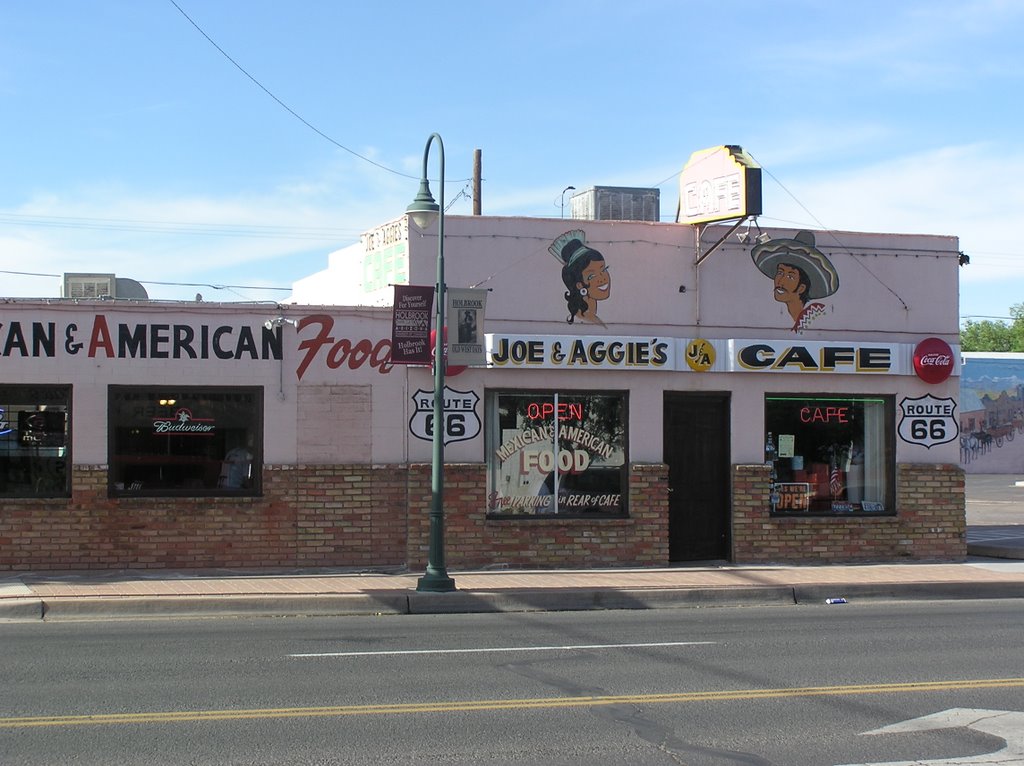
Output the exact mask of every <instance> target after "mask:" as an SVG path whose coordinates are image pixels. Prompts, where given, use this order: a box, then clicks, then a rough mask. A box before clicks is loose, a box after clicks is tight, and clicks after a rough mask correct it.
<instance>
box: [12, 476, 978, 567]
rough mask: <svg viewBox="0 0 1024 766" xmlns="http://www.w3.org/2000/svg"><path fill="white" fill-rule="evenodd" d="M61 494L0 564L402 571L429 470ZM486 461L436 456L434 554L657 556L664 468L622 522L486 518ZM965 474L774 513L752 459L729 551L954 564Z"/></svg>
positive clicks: (632, 483) (95, 482)
mask: <svg viewBox="0 0 1024 766" xmlns="http://www.w3.org/2000/svg"><path fill="white" fill-rule="evenodd" d="M72 485H73V492H72V496H71V497H70V498H68V499H48V500H34V499H23V500H13V499H9V500H5V501H4V503H3V506H2V508H0V571H2V570H31V569H34V570H59V569H121V568H147V567H151V568H158V567H173V568H205V567H235V568H248V567H261V566H271V567H315V566H323V567H367V568H368V567H408V568H409V569H411V570H418V569H422V568H423V567H424V566H425V565H426V560H427V547H428V544H427V540H428V531H429V514H430V504H431V500H430V465H429V464H415V465H411V466H408V467H406V466H397V465H385V466H372V465H330V466H325V465H300V466H266V467H265V468H264V472H263V488H264V495H263V497H259V498H222V497H217V498H185V499H180V498H175V499H158V498H137V499H136V498H124V499H113V498H109V497H107V471H106V466H102V465H96V466H75V468H74V472H73V479H72ZM486 487H487V480H486V467H485V466H484V465H482V464H449V465H447V466H446V467H445V494H444V508H445V522H446V536H445V538H446V564H447V566H448V567H450V568H454V569H475V568H483V567H488V566H501V565H507V566H509V567H517V568H523V567H536V568H554V567H557V568H586V567H601V566H664V565H666V564H667V563H668V476H667V468H666V467H665V466H664V465H660V464H659V465H641V464H634V465H632V466H630V471H629V490H628V491H629V510H630V515H629V518H626V519H608V520H599V521H594V520H586V519H552V518H535V519H488V518H487V513H486V508H487V498H486ZM964 502H965V499H964V475H963V471H962V470H961V469H960V467H959V466H955V465H916V464H910V465H899V466H897V472H896V503H897V513H896V515H895V516H856V517H854V516H834V517H804V518H800V517H774V518H773V517H771V516H770V513H769V498H768V477H767V473H766V469H765V467H764V466H762V465H739V466H735V467H734V473H733V509H732V511H733V526H732V544H733V560H734V561H736V562H737V563H771V562H797V563H826V562H854V561H893V560H943V561H958V560H963V559H964V558H965V556H966V554H967V545H966V522H965V514H964Z"/></svg>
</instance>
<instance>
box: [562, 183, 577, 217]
mask: <svg viewBox="0 0 1024 766" xmlns="http://www.w3.org/2000/svg"><path fill="white" fill-rule="evenodd" d="M575 189H576V187H575V186H566V187H565V188H564V189H562V218H565V193H566V192H567V191H575Z"/></svg>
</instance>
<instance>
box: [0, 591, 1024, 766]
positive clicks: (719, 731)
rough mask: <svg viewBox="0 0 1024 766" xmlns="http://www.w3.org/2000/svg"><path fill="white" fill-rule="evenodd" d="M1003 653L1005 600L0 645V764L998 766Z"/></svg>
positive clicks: (269, 626)
mask: <svg viewBox="0 0 1024 766" xmlns="http://www.w3.org/2000/svg"><path fill="white" fill-rule="evenodd" d="M1022 634H1024V601H1021V600H996V601H985V602H980V601H955V602H952V601H950V602H932V601H929V602H918V603H915V602H899V603H896V602H874V603H863V604H853V603H851V604H846V605H839V606H826V605H824V604H822V605H814V606H801V607H795V608H787V609H778V608H773V607H746V608H722V609H687V610H664V611H660V610H656V611H645V612H639V613H638V612H618V611H610V612H567V613H566V612H563V613H531V614H489V615H423V616H409V617H406V618H403V619H402V620H394V619H389V618H370V617H367V618H361V617H346V618H344V619H281V620H265V619H263V620H242V619H233V620H207V621H201V620H197V621H176V622H166V621H164V622H144V621H141V622H118V623H110V622H97V623H45V622H40V623H9V624H0V646H2V647H3V651H2V652H0V678H2V679H3V693H2V694H0V763H3V764H4V765H5V766H16V765H21V764H26V765H33V766H34V765H37V764H46V765H47V766H52V765H53V764H64V763H75V764H112V763H118V764H121V763H125V764H160V765H161V766H174V765H176V764H321V765H326V764H360V765H361V766H364V765H370V766H372V765H375V764H422V763H436V764H453V765H459V766H468V765H469V764H473V765H474V766H477V765H479V764H520V765H522V764H537V765H538V766H539V765H540V764H543V765H544V766H560V765H561V764H566V765H568V764H587V765H588V766H602V765H604V764H607V765H609V766H610V765H611V764H616V765H617V766H618V765H621V764H666V765H667V764H671V765H672V766H679V764H688V765H690V766H698V765H702V764H707V765H709V766H719V765H720V764H791V765H793V766H816V765H818V764H828V765H829V766H835V765H836V764H864V763H876V762H881V763H888V762H896V761H901V760H902V761H906V760H909V759H921V760H920V762H921V763H927V760H928V759H938V758H949V757H957V758H962V757H967V756H977V755H982V754H986V753H994V752H997V751H999V750H1000V749H1006V748H1008V747H1017V746H1018V745H1019V744H1020V743H1017V744H1014V743H1013V742H1007V740H1006V739H1005V738H1003V737H1001V736H1000V735H999V732H1000V731H1001V729H1000V725H1001V724H1000V723H999V722H1000V721H1001V722H1002V723H1003V724H1006V722H1009V724H1008V725H1010V726H1011V727H1012V726H1013V725H1014V724H1015V723H1016V722H1017V721H1018V718H1016V716H1022V715H1024V713H1022V711H1024V703H1022V701H1021V700H1022V699H1024V693H1022V692H1024V653H1022V652H1021V651H1020V636H1021V635H1022ZM959 709H968V710H971V711H979V710H981V711H995V712H991V713H988V714H984V715H982V714H977V713H974V714H973V717H972V718H971V721H970V724H971V725H970V726H965V725H964V722H963V721H962V720H961V719H958V718H957V717H956V714H954V713H952V712H949V711H954V710H959ZM922 716H937V717H938V718H933V719H931V721H932V723H930V724H928V726H927V727H925V728H929V729H931V728H932V727H935V726H937V727H938V728H937V729H934V730H927V731H902V732H891V731H883V732H879V733H875V734H865V732H872V731H876V730H878V729H880V728H881V727H891V726H894V725H900V724H901V722H905V721H908V720H914V719H918V718H919V717H922ZM958 721H959V723H957V722H958ZM906 726H910V728H914V727H919V728H920V726H921V725H919V724H911V725H905V727H906ZM950 726H952V728H950ZM1019 730H1020V731H1024V727H1022V728H1019ZM1010 739H1013V737H1012V736H1011V738H1010ZM916 762H918V761H915V763H916ZM1000 763H1003V764H1004V766H1006V764H1010V763H1018V764H1020V763H1024V755H1022V756H1021V760H1018V761H1013V760H1009V761H1007V760H1003V761H1000Z"/></svg>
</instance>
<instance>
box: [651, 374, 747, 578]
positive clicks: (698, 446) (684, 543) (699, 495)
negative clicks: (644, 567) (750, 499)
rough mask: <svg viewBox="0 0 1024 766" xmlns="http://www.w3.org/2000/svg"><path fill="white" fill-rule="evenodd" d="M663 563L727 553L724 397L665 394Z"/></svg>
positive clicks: (726, 400) (726, 401) (726, 405)
mask: <svg viewBox="0 0 1024 766" xmlns="http://www.w3.org/2000/svg"><path fill="white" fill-rule="evenodd" d="M664 429H665V435H664V439H665V463H666V464H667V465H668V486H669V521H668V533H669V559H670V560H671V561H706V560H713V559H727V558H729V555H730V539H729V528H730V524H729V522H730V518H729V517H730V511H731V508H730V504H729V459H730V456H729V452H730V450H729V395H728V394H703V393H702V394H692V393H676V392H666V393H665V423H664Z"/></svg>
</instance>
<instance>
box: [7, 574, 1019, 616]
mask: <svg viewBox="0 0 1024 766" xmlns="http://www.w3.org/2000/svg"><path fill="white" fill-rule="evenodd" d="M830 598H842V599H848V600H849V601H855V600H863V601H869V600H903V601H916V600H926V599H928V600H942V599H949V600H954V599H1000V598H1006V599H1014V598H1017V599H1019V598H1024V583H1021V582H1019V581H995V582H980V583H978V582H949V583H930V582H920V583H848V584H833V585H822V584H815V585H796V586H793V585H766V586H738V587H737V586H729V587H717V588H716V587H705V588H649V589H637V590H613V589H603V590H586V589H554V590H552V589H544V590H521V591H498V592H494V591H483V592H470V591H453V592H451V593H421V592H416V591H413V592H406V591H395V592H393V593H388V594H378V595H373V596H368V595H365V594H324V595H297V596H287V595H285V596H280V595H262V596H260V595H255V596H253V595H241V596H231V595H227V596H143V597H123V596H120V597H80V598H67V597H62V598H52V599H45V600H44V599H40V598H38V597H35V598H20V597H18V598H5V599H2V600H0V621H4V622H10V621H20V622H24V621H37V620H45V621H54V622H57V621H75V620H81V621H85V620H139V619H173V618H188V619H205V618H223V617H237V618H246V617H253V618H256V617H343V616H363V617H367V616H376V617H381V616H392V615H404V614H410V615H412V614H418V615H423V614H484V613H501V612H567V611H595V610H615V609H618V610H629V609H637V610H640V609H694V608H709V607H730V606H732V607H736V606H794V605H810V604H824V603H825V600H826V599H830Z"/></svg>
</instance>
